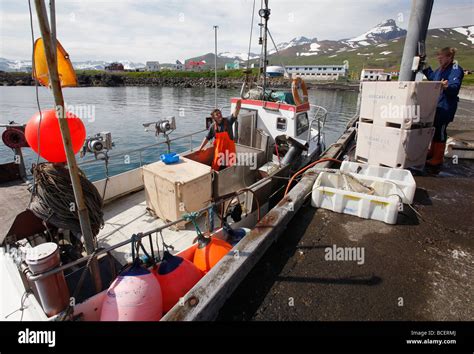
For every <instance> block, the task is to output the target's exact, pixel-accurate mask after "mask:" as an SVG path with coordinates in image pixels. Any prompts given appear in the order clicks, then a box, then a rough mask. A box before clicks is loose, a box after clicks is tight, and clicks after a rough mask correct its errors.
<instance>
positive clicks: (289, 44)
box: [269, 36, 317, 54]
mask: <svg viewBox="0 0 474 354" xmlns="http://www.w3.org/2000/svg"><path fill="white" fill-rule="evenodd" d="M315 41H317V39H316V38H314V39H310V38H307V37H304V36H300V37H295V38H293V39H292V40H291V41H289V42H282V43H279V44H277V46H276V47H277V48H278V50H279V51H282V50H286V49H289V48H291V47H296V46H299V45H303V44H311V43H313V42H315ZM274 53H276V50H275V49H271V50H269V54H274Z"/></svg>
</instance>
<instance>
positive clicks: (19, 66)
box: [0, 58, 31, 72]
mask: <svg viewBox="0 0 474 354" xmlns="http://www.w3.org/2000/svg"><path fill="white" fill-rule="evenodd" d="M0 70H1V71H21V72H27V71H31V60H8V59H5V58H0Z"/></svg>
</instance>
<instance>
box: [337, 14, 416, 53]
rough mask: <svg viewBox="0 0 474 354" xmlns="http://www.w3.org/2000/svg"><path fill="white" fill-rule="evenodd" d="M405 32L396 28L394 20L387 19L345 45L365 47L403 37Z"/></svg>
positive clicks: (349, 40)
mask: <svg viewBox="0 0 474 354" xmlns="http://www.w3.org/2000/svg"><path fill="white" fill-rule="evenodd" d="M406 32H407V31H405V30H404V29H402V28H400V27H398V26H397V24H396V22H395V20H392V19H388V20H386V21H384V22H382V23H379V24H378V25H377V26H375V27H374V28H371V29H370V30H368V31H367V32H365V33H363V34H361V35H360V36H357V37H354V38H351V39H348V40H346V43H347V44H349V45H351V44H352V45H357V44H358V45H362V46H367V45H370V44H374V43H377V42H379V41H386V40H390V39H393V38H398V37H401V36H404V35H405V34H406Z"/></svg>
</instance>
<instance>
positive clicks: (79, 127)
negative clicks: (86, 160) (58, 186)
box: [25, 109, 86, 162]
mask: <svg viewBox="0 0 474 354" xmlns="http://www.w3.org/2000/svg"><path fill="white" fill-rule="evenodd" d="M66 120H67V125H68V127H69V132H70V134H71V142H72V148H73V150H74V153H75V154H76V153H78V152H79V150H81V148H82V145H83V144H84V141H85V139H86V128H85V127H84V123H82V120H81V119H80V118H79V117H77V116H76V115H74V114H72V113H71V112H67V113H66ZM40 121H41V126H40V127H39V139H38V126H39V125H40ZM25 137H26V141H27V142H28V144H29V145H30V147H31V148H32V149H33V150H34V151H35V152H36V153H39V155H40V156H41V157H43V158H44V159H45V160H48V161H49V162H65V161H66V153H65V151H64V145H63V139H62V135H61V129H60V128H59V121H58V118H57V115H56V111H55V110H54V109H49V110H46V111H42V112H41V116H40V113H39V112H38V113H36V114H35V115H34V116H33V117H31V119H30V120H29V121H28V123H27V124H26V128H25ZM38 147H39V152H38Z"/></svg>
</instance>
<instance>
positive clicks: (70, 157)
mask: <svg viewBox="0 0 474 354" xmlns="http://www.w3.org/2000/svg"><path fill="white" fill-rule="evenodd" d="M35 7H36V13H37V15H38V22H39V25H40V29H41V36H42V37H43V43H44V52H45V56H46V61H47V63H48V71H49V81H50V85H51V88H52V90H53V95H54V101H55V104H56V114H57V117H58V121H59V128H60V129H61V135H62V139H63V144H64V150H65V152H66V158H67V164H68V167H69V174H70V176H71V184H72V188H73V191H74V197H75V200H76V208H77V214H78V216H79V223H80V224H81V230H82V236H83V237H84V240H85V246H86V252H87V254H91V253H92V252H94V249H95V246H94V237H93V235H92V230H91V225H90V219H89V213H88V211H87V207H86V204H85V201H84V194H83V191H82V187H81V181H80V179H79V169H78V167H77V163H76V157H75V156H74V151H73V148H72V143H71V134H70V132H69V126H68V124H67V121H66V119H64V118H65V117H66V112H65V109H64V98H63V92H62V90H61V83H60V81H59V74H58V65H57V61H56V55H55V54H56V48H55V47H53V46H52V38H51V31H50V28H49V23H48V14H47V12H46V6H45V3H44V0H35ZM53 53H54V54H53ZM91 274H92V278H93V279H94V284H95V289H96V291H97V292H100V291H102V281H101V278H100V271H99V263H98V261H97V259H94V260H93V261H91Z"/></svg>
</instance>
